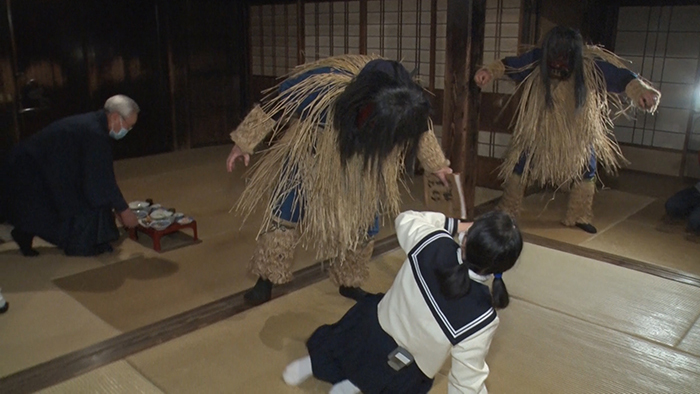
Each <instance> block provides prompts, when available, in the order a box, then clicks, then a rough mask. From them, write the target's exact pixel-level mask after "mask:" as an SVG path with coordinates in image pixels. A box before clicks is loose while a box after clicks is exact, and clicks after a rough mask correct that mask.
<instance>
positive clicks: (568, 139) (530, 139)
mask: <svg viewBox="0 0 700 394" xmlns="http://www.w3.org/2000/svg"><path fill="white" fill-rule="evenodd" d="M504 75H505V76H507V77H509V78H510V79H512V80H513V81H515V82H517V83H519V85H518V89H519V90H520V93H521V94H522V96H521V98H520V102H519V104H518V108H517V113H516V117H515V119H514V121H515V124H514V127H515V128H514V130H513V137H512V140H511V143H510V146H509V148H508V152H507V153H506V157H505V161H504V163H503V165H502V166H501V171H500V177H501V178H502V179H505V184H504V188H503V197H502V199H501V202H500V203H499V206H498V208H499V209H501V210H504V211H507V212H509V213H511V214H512V215H514V216H517V215H518V214H519V211H520V207H521V203H522V198H523V193H524V191H525V188H526V186H527V185H528V184H539V185H540V186H546V185H548V184H550V185H554V186H561V185H570V186H571V192H570V194H569V203H568V208H567V211H566V214H565V217H564V219H563V221H562V223H563V224H564V225H566V226H577V227H579V228H581V229H583V230H584V231H587V232H590V233H595V232H597V230H596V228H595V227H594V226H593V224H592V223H591V221H592V220H593V195H594V194H595V190H596V184H595V175H596V171H597V163H598V162H599V163H601V164H603V166H604V167H605V168H606V170H608V171H610V172H615V171H616V170H617V169H618V168H619V166H620V164H621V162H623V161H624V158H623V157H622V154H621V152H620V148H619V146H618V145H617V142H616V141H615V139H614V136H613V135H612V132H611V129H612V125H613V124H612V119H611V113H612V111H613V109H617V110H619V111H621V112H625V111H627V110H629V109H631V108H634V107H637V108H640V109H642V110H644V111H648V112H654V111H656V108H657V105H658V101H659V98H660V96H661V95H660V93H659V92H658V91H657V90H656V89H654V88H652V87H651V86H650V85H649V84H647V83H646V82H644V81H643V80H642V79H641V78H640V77H638V76H637V75H636V74H635V73H633V72H632V71H630V70H629V69H627V67H625V65H624V63H623V61H622V59H620V58H618V57H617V56H616V55H614V54H613V53H611V52H609V51H606V50H604V49H602V48H600V47H598V46H594V45H584V44H583V40H582V38H581V35H580V34H579V33H578V32H577V31H575V30H573V29H570V28H567V27H563V26H557V27H555V28H553V29H552V30H550V31H549V32H548V33H547V34H546V35H545V37H544V39H543V42H542V45H541V47H538V48H535V49H533V50H531V51H529V52H527V53H525V54H523V55H521V56H519V57H507V58H505V59H503V60H499V61H496V62H494V63H492V64H490V65H488V66H486V67H483V68H481V69H480V70H479V71H477V73H476V74H475V76H474V79H475V82H476V83H477V85H479V86H480V87H482V86H484V85H486V84H488V83H489V82H491V80H492V79H494V78H500V77H502V76H504ZM621 93H625V94H626V95H627V97H628V98H629V99H630V101H631V106H630V105H627V106H625V105H623V103H622V100H621V97H620V96H619V94H621Z"/></svg>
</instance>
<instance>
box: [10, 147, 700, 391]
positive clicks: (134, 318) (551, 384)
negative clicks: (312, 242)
mask: <svg viewBox="0 0 700 394" xmlns="http://www.w3.org/2000/svg"><path fill="white" fill-rule="evenodd" d="M227 151H228V147H211V148H203V149H198V150H193V151H186V152H178V153H172V154H166V155H159V156H153V157H148V158H140V159H133V160H127V161H122V162H119V163H117V166H116V170H117V177H118V179H119V181H120V185H121V187H122V190H123V192H124V194H125V197H126V198H127V199H128V200H142V199H145V198H153V199H154V200H156V201H157V202H160V203H162V204H164V205H166V206H169V207H175V208H176V209H178V210H181V211H183V212H185V213H187V214H190V215H192V216H194V217H195V218H197V220H198V223H199V227H200V228H199V232H200V238H202V243H200V244H196V245H191V246H184V247H182V244H183V243H186V242H187V239H186V237H185V238H183V239H181V240H178V241H177V242H173V249H172V250H170V251H166V252H164V253H160V254H159V253H156V252H154V251H152V250H151V249H149V247H148V246H149V245H148V243H147V241H148V240H144V239H143V238H142V239H141V242H140V243H137V242H134V241H131V240H123V242H122V243H121V244H120V245H119V247H118V248H117V251H116V252H115V253H113V254H111V255H108V256H100V257H99V258H68V257H65V256H63V255H62V254H60V253H58V252H57V251H56V250H55V249H53V248H50V247H49V246H48V245H46V246H45V247H42V248H40V249H39V250H40V252H41V256H39V257H38V258H36V259H26V258H23V257H21V256H20V255H19V254H18V252H17V250H16V246H15V245H14V243H12V242H7V243H5V244H0V287H2V288H3V295H4V296H5V298H6V299H8V300H9V301H10V303H11V309H10V311H9V312H8V313H6V314H4V315H0V333H1V334H2V335H0V376H2V378H0V392H2V393H5V392H7V393H14V392H18V393H21V392H35V391H37V390H42V389H43V390H44V392H51V393H76V392H85V393H122V392H123V393H126V392H129V393H130V392H165V393H194V392H221V393H231V392H235V393H247V392H251V393H258V392H261V393H263V392H309V393H312V392H326V391H327V389H328V388H329V386H328V385H326V384H325V383H321V382H317V381H315V380H313V379H312V380H311V381H309V382H307V383H306V384H305V385H304V386H302V387H301V391H299V389H292V388H287V387H285V386H284V383H282V381H281V378H280V374H281V371H282V369H283V367H284V365H285V364H286V363H287V362H289V361H291V360H292V359H294V358H295V357H298V356H299V355H301V353H302V352H303V341H304V339H305V338H306V337H308V335H309V334H310V333H311V332H312V331H313V329H314V328H315V327H316V326H317V325H319V324H323V323H328V322H332V321H333V320H335V319H337V318H338V317H339V316H341V315H342V314H343V313H344V312H345V311H346V310H347V308H348V307H349V306H350V305H351V303H350V302H349V301H348V300H346V299H343V298H342V297H340V296H339V295H338V294H337V290H336V289H334V288H333V286H332V285H330V283H329V281H328V280H327V279H326V273H325V270H324V267H325V264H323V263H318V261H319V260H322V258H317V256H315V254H314V253H313V251H307V250H304V249H301V248H300V250H299V252H298V254H297V258H296V262H295V264H296V265H295V268H296V269H297V270H298V271H297V272H296V277H295V280H294V282H293V283H291V284H289V285H287V286H280V287H278V288H276V289H275V297H276V298H275V300H273V301H272V302H270V303H268V304H265V305H263V306H260V307H256V308H253V309H248V308H247V307H246V306H245V305H244V304H243V303H242V299H241V294H242V292H243V291H244V290H245V289H247V288H249V287H250V286H251V285H252V284H253V283H254V278H252V277H250V276H249V275H248V274H247V273H246V264H247V259H248V256H250V253H251V252H252V245H254V237H255V231H256V230H257V226H258V221H259V218H251V219H250V220H249V221H248V222H246V223H242V222H241V221H240V218H238V217H236V215H232V214H229V213H228V211H229V209H230V207H231V205H232V204H233V201H235V199H236V198H237V197H238V195H239V194H240V191H241V188H242V185H243V181H242V180H241V175H242V172H241V173H236V174H233V175H232V174H227V173H226V172H225V170H224V164H223V163H224V160H225V157H226V155H227V153H228V152H227ZM636 176H637V175H632V176H631V177H636ZM621 178H622V177H621ZM651 178H652V179H651V182H653V181H655V180H654V179H653V177H651ZM661 182H669V181H668V180H667V179H664V180H662V181H661ZM671 182H673V181H671ZM638 183H639V182H638V181H635V182H631V185H634V187H629V186H628V185H627V186H626V185H625V184H624V182H620V184H618V185H616V188H615V189H611V190H609V191H610V193H607V192H608V190H604V191H603V192H601V193H599V195H598V197H597V199H596V204H597V205H596V215H597V217H596V220H595V221H594V223H595V224H596V225H597V226H598V228H599V230H600V231H599V234H598V235H596V236H588V235H585V234H579V233H578V232H580V230H578V232H577V231H575V230H572V229H566V228H563V227H562V226H561V225H559V224H558V219H557V215H558V210H560V205H561V204H562V203H561V202H560V201H556V200H557V199H562V197H565V196H566V195H565V194H558V195H556V196H554V200H555V201H556V203H554V204H553V203H551V202H549V200H550V199H551V198H552V196H551V195H548V194H546V193H545V192H543V194H542V196H538V195H532V196H529V197H528V198H527V199H526V201H525V204H524V208H525V210H524V213H523V219H522V224H521V225H522V226H523V228H524V231H525V232H526V233H527V234H526V240H527V241H528V244H527V246H526V252H525V253H524V255H523V258H522V259H521V261H520V262H519V263H518V266H517V268H516V269H515V270H514V271H513V273H512V274H508V275H506V276H505V277H506V283H507V285H508V287H509V290H510V291H511V294H512V295H513V297H514V302H513V304H512V305H511V307H509V308H508V309H507V310H505V311H503V312H502V314H501V315H502V325H501V328H500V331H499V333H498V335H497V337H496V339H495V340H494V344H493V347H492V351H491V354H490V355H489V364H490V365H491V370H492V374H491V377H490V378H489V381H488V385H489V388H490V391H491V392H494V393H545V392H546V393H560V392H561V393H570V392H581V393H584V392H586V393H588V392H635V393H642V392H648V393H657V392H658V393H665V392H668V393H682V392H688V393H691V392H698V391H697V390H695V388H697V387H700V380H699V376H700V367H698V366H700V362H698V361H700V359H699V357H700V327H699V326H698V324H699V323H698V318H699V317H700V304H698V303H697V299H698V295H700V285H699V281H698V274H697V272H696V271H694V269H695V268H697V267H700V245H698V244H692V243H689V242H688V241H685V239H684V237H683V234H682V233H677V234H675V235H676V237H674V234H670V235H665V236H664V237H660V236H659V233H658V231H656V230H655V226H656V224H658V223H657V221H658V214H659V211H658V207H659V201H662V200H663V199H664V198H665V195H664V193H660V192H658V191H656V192H655V193H656V194H653V193H648V192H646V190H655V189H654V188H653V187H648V188H639V187H638V186H637V185H638ZM420 185H421V182H415V183H413V184H410V183H409V186H410V188H411V194H412V195H413V196H416V199H412V198H410V196H407V198H406V204H405V206H404V208H405V209H421V208H422V203H421V201H420V196H422V191H421V190H420ZM674 186H675V185H674ZM635 187H636V189H635ZM664 190H665V192H666V193H670V192H671V191H672V188H669V187H666V188H665V189H664ZM604 193H607V194H609V195H612V197H609V198H606V197H607V195H604ZM498 194H499V193H498V192H497V191H489V190H480V191H479V193H478V194H477V200H478V201H479V202H480V203H483V204H484V205H482V207H481V208H482V209H489V208H490V207H491V206H492V205H493V203H489V201H490V200H493V199H494V198H496V197H498ZM543 196H544V197H543ZM606 204H607V205H606ZM545 207H546V209H544V208H545ZM622 208H624V209H622ZM543 212H544V213H543ZM547 215H549V216H547ZM630 225H632V228H635V229H637V230H639V231H637V232H636V233H634V237H630V238H628V239H627V241H626V240H625V239H624V238H622V239H620V238H619V233H621V232H622V230H624V229H625V228H626V227H625V226H630ZM7 230H8V229H4V231H5V232H7ZM562 234H563V235H562ZM606 234H607V235H606ZM0 237H3V234H0ZM5 237H6V235H5ZM378 238H379V239H381V240H382V241H380V242H378V246H377V248H376V251H375V255H377V258H375V260H373V263H372V275H371V279H370V283H368V284H367V288H368V290H372V291H383V290H385V289H386V288H387V287H388V286H389V285H390V284H391V280H392V278H393V275H394V273H395V272H396V270H397V269H398V267H399V266H400V264H401V262H402V260H403V254H402V252H401V251H398V250H396V246H397V245H396V242H395V237H393V229H392V228H391V222H390V221H387V223H386V225H385V226H383V228H382V231H381V232H380V235H379V237H378ZM611 245H612V246H611ZM178 246H180V247H179V248H177V247H178ZM664 248H665V249H666V250H668V251H669V252H668V253H665V254H661V255H662V257H667V255H669V254H671V255H672V256H675V257H674V258H672V259H668V258H666V259H663V258H661V259H659V258H657V257H656V255H654V253H655V252H656V251H657V250H664ZM679 248H680V250H681V252H678V250H679ZM644 250H650V251H652V252H654V253H651V252H647V254H643V251H644ZM673 253H676V254H675V255H674V254H673ZM640 256H641V257H640ZM666 260H670V261H671V263H669V262H668V261H666ZM678 260H680V261H678ZM674 264H675V265H674ZM669 306H671V307H669ZM621 365H625V366H626V367H625V368H623V370H621V369H620V366H621ZM447 368H448V366H446V367H445V368H443V373H442V374H441V375H439V376H438V377H437V380H436V385H435V389H434V390H433V391H434V392H445V383H446V382H445V375H444V373H445V371H447V370H448V369H447ZM295 390H296V391H295Z"/></svg>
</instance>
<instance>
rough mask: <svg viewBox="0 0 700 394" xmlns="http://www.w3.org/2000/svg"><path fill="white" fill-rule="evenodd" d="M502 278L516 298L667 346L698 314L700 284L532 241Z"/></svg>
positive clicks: (673, 342) (678, 338)
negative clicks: (684, 282) (597, 259)
mask: <svg viewBox="0 0 700 394" xmlns="http://www.w3.org/2000/svg"><path fill="white" fill-rule="evenodd" d="M503 278H504V280H505V282H506V285H507V286H508V290H509V291H510V293H511V294H512V295H514V296H516V297H518V298H519V299H522V300H524V301H528V302H531V303H533V304H536V305H540V306H542V307H544V308H547V309H551V310H553V311H557V312H559V313H563V314H566V315H570V316H572V317H575V318H577V319H580V320H584V321H587V322H591V323H594V324H597V325H601V326H604V327H608V328H611V329H615V330H618V331H621V332H625V333H628V334H632V335H635V336H639V337H642V338H647V339H649V340H653V341H656V342H659V343H662V344H665V345H668V346H675V345H677V344H678V343H679V342H680V341H681V340H682V339H683V336H684V335H685V334H686V332H687V331H688V329H690V327H691V326H692V325H693V323H695V321H696V319H697V318H698V316H700V302H698V300H700V288H698V287H694V286H690V285H686V284H682V283H678V282H674V281H670V280H663V279H660V278H658V277H655V276H652V275H649V274H645V273H643V272H638V271H634V270H630V269H627V268H623V267H618V266H615V265H611V264H605V263H601V262H599V261H596V260H592V259H589V258H585V257H580V256H576V255H572V254H566V253H563V252H560V251H557V250H554V249H548V248H545V247H542V246H538V245H533V244H526V246H525V248H524V250H523V254H522V257H521V259H520V261H519V262H518V263H517V264H516V265H515V267H514V268H513V269H512V270H510V271H508V272H507V273H505V274H504V275H503Z"/></svg>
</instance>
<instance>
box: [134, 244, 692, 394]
mask: <svg viewBox="0 0 700 394" xmlns="http://www.w3.org/2000/svg"><path fill="white" fill-rule="evenodd" d="M403 259H404V254H403V252H401V251H396V252H392V253H389V254H386V255H384V256H382V257H381V258H378V259H375V260H374V261H373V263H372V269H371V278H370V283H369V284H368V288H369V289H370V290H372V291H383V290H384V289H386V287H388V286H389V285H390V283H391V282H392V280H393V275H394V273H395V272H396V270H398V268H399V267H400V265H401V263H402V262H403ZM517 270H518V272H509V273H508V274H507V276H505V278H506V283H507V285H508V287H509V289H510V292H511V295H512V299H511V301H512V303H511V305H510V306H509V307H508V308H507V309H505V310H503V311H501V312H500V315H501V326H500V328H499V331H498V332H497V334H496V337H495V339H494V342H493V345H492V350H491V353H490V354H489V357H488V359H487V361H488V362H489V365H490V367H491V375H490V377H489V379H488V381H487V384H488V386H489V389H490V392H493V393H515V394H529V393H532V394H542V393H567V394H568V393H693V392H696V391H695V388H696V387H700V386H699V385H700V358H698V357H696V356H692V355H690V354H688V353H686V352H684V351H681V350H677V349H675V348H673V347H672V346H669V345H665V344H662V343H659V342H658V340H659V338H662V339H667V340H669V341H670V340H679V339H680V337H681V336H682V333H684V332H685V331H687V329H688V327H690V325H692V324H693V321H692V319H690V318H682V319H681V318H675V317H673V316H672V317H671V318H670V319H669V318H668V316H666V315H671V314H672V313H671V312H670V311H669V312H668V313H667V314H663V313H662V316H657V315H658V314H659V309H660V307H659V304H660V303H661V302H663V301H664V300H665V301H666V302H668V303H669V304H668V305H673V308H668V305H667V309H673V310H676V309H678V310H680V313H679V314H680V315H681V316H687V315H690V314H691V313H690V312H687V310H689V309H691V305H692V304H693V303H694V302H695V300H697V294H696V292H694V291H696V290H697V289H694V288H693V287H691V286H687V285H678V284H674V282H671V281H668V280H666V279H662V278H658V277H653V276H649V275H645V274H641V273H636V272H634V271H630V270H626V269H623V268H619V267H613V266H610V265H608V264H605V263H600V262H596V261H592V260H586V261H582V260H581V259H580V258H576V257H575V256H572V255H570V254H566V253H563V252H558V251H549V250H543V248H541V247H538V246H533V245H527V250H526V253H525V254H524V255H523V257H522V259H521V261H520V263H519V266H518V269H517ZM524 271H528V272H524ZM585 272H588V273H589V274H585ZM596 272H599V273H600V274H599V275H600V277H597V276H596V274H595V273H596ZM557 273H558V274H557ZM601 277H602V278H606V280H607V281H608V282H610V283H612V282H615V283H616V284H617V286H614V285H610V283H605V282H603V283H600V282H601ZM674 286H675V287H676V289H675V290H676V291H675V293H674V289H673V287H674ZM577 287H578V288H579V290H578V291H571V289H572V288H577ZM622 287H624V288H628V289H640V288H643V289H645V291H651V294H650V295H649V298H645V297H642V299H641V300H640V297H639V296H638V294H639V292H634V291H632V290H630V291H621V290H620V288H622ZM665 287H670V288H671V289H670V290H671V291H672V293H674V294H676V296H675V297H673V298H669V297H665V296H661V299H660V300H654V299H652V298H653V296H654V295H657V296H658V295H659V293H657V292H658V291H660V289H663V288H665ZM552 300H554V304H552ZM566 300H568V301H566ZM577 303H579V304H584V305H581V306H579V305H577ZM351 305H352V302H351V301H349V300H347V299H344V298H342V297H340V296H339V295H338V294H337V290H336V288H335V287H334V286H333V285H332V284H331V283H330V282H329V281H328V280H326V281H323V282H320V283H318V284H316V285H312V286H309V287H307V288H304V289H302V290H299V291H296V292H294V293H292V294H289V295H287V296H284V297H281V298H278V299H275V300H273V301H272V302H269V303H267V304H264V305H262V306H260V307H257V308H255V309H252V310H249V311H247V312H245V313H242V314H240V315H237V316H235V317H232V318H230V319H227V320H225V321H222V322H220V323H217V324H214V325H212V326H209V327H206V328H204V329H201V330H199V331H196V332H194V333H192V334H189V335H186V336H184V337H181V338H179V339H176V340H173V341H170V342H168V343H165V344H163V345H160V346H158V347H155V348H152V349H150V350H147V351H144V352H141V353H139V354H136V355H134V356H132V357H129V362H130V363H132V364H133V365H134V366H135V367H136V368H137V369H138V370H139V371H141V373H143V375H144V376H146V377H147V378H148V379H150V380H151V381H152V382H154V384H156V385H157V386H158V387H161V388H162V389H163V390H164V391H165V392H168V393H173V394H177V393H194V392H201V388H202V387H206V391H207V392H210V393H232V392H235V393H239V392H240V393H244V392H245V393H249V392H250V393H271V392H275V393H325V392H327V390H328V389H329V387H330V385H329V384H326V383H323V382H319V381H317V380H315V379H310V380H309V381H307V382H305V383H304V384H302V385H301V386H300V387H298V388H291V387H287V386H285V384H284V383H283V382H282V380H281V373H282V371H283V369H284V367H285V365H286V364H287V363H288V362H290V361H292V360H294V359H295V358H297V357H300V356H302V355H303V354H304V352H305V349H304V341H305V339H306V338H307V337H308V336H309V335H310V334H311V333H312V332H313V330H314V329H315V328H316V327H318V326H319V325H321V324H325V323H331V322H334V321H336V320H337V319H338V318H339V317H340V316H342V314H343V313H344V312H345V311H346V310H347V309H348V308H349V307H350V306H351ZM644 307H650V308H649V311H650V312H649V317H645V316H643V314H642V313H641V311H640V310H641V309H643V308H644ZM577 308H578V309H577ZM684 309H685V310H686V312H683V310H684ZM596 310H599V311H600V315H597V314H596V313H595V312H596ZM627 310H630V312H627V313H626V312H625V311H627ZM625 320H629V321H630V324H632V323H636V324H641V325H643V326H645V327H646V329H642V330H635V329H633V328H632V327H629V326H628V325H627V323H625ZM672 324H675V325H676V327H671V325H672ZM655 326H656V327H657V329H658V330H659V331H661V332H662V334H661V335H659V333H657V332H655V331H654V327H655ZM669 333H672V334H669ZM447 371H448V366H447V365H446V366H445V367H444V368H443V369H442V371H441V374H440V375H438V377H437V380H436V383H435V385H434V388H433V390H432V392H434V393H442V392H445V387H446V376H445V373H446V372H447ZM204 385H206V386H204Z"/></svg>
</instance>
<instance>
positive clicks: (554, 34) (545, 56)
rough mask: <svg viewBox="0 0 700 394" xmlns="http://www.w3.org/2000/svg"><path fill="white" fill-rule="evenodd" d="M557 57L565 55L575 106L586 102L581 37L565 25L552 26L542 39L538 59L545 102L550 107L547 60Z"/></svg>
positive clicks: (550, 92)
mask: <svg viewBox="0 0 700 394" xmlns="http://www.w3.org/2000/svg"><path fill="white" fill-rule="evenodd" d="M557 57H566V58H567V60H568V67H569V72H571V73H572V74H573V77H574V94H575V95H576V108H581V107H582V106H583V104H584V103H585V102H586V93H587V91H586V84H585V81H584V79H583V38H582V37H581V33H579V32H578V31H577V30H574V29H571V28H569V27H565V26H556V27H554V28H552V30H550V31H549V32H547V34H546V35H545V36H544V38H543V39H542V59H541V60H540V77H541V78H542V83H543V84H544V86H545V102H546V104H547V107H548V108H552V90H551V86H550V85H551V81H550V71H551V70H550V66H549V61H550V60H552V59H556V58H557Z"/></svg>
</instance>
